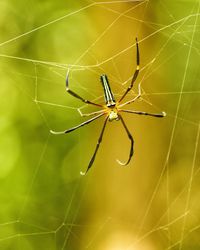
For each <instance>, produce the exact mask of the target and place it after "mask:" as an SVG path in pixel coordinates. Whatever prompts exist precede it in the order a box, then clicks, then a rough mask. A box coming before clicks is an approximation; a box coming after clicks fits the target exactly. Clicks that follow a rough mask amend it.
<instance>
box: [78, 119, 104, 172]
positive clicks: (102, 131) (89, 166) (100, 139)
mask: <svg viewBox="0 0 200 250" xmlns="http://www.w3.org/2000/svg"><path fill="white" fill-rule="evenodd" d="M107 121H108V116H107V117H106V119H105V121H104V124H103V128H102V130H101V134H100V136H99V139H98V141H97V145H96V148H95V151H94V154H93V156H92V158H91V160H90V162H89V165H88V167H87V170H86V171H85V172H80V174H81V175H85V174H86V173H87V172H88V170H89V169H90V168H91V167H92V164H93V162H94V160H95V157H96V154H97V152H98V149H99V146H100V144H101V142H102V139H103V134H104V131H105V128H106V123H107Z"/></svg>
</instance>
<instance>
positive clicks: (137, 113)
mask: <svg viewBox="0 0 200 250" xmlns="http://www.w3.org/2000/svg"><path fill="white" fill-rule="evenodd" d="M119 111H121V112H125V113H132V114H136V115H149V116H154V117H165V116H166V113H165V112H161V113H160V114H156V113H148V112H143V111H134V110H126V109H119Z"/></svg>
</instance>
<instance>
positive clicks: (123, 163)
mask: <svg viewBox="0 0 200 250" xmlns="http://www.w3.org/2000/svg"><path fill="white" fill-rule="evenodd" d="M119 117H120V121H121V122H122V124H123V126H124V128H125V130H126V133H127V135H128V138H129V139H130V141H131V148H130V153H129V158H128V160H127V161H126V162H121V161H120V160H118V159H117V162H118V163H119V164H120V165H123V166H126V165H128V163H129V162H130V160H131V158H132V156H133V152H134V151H133V146H134V140H133V137H132V135H131V133H130V132H129V130H128V128H127V126H126V124H125V122H124V120H123V118H122V116H121V115H119Z"/></svg>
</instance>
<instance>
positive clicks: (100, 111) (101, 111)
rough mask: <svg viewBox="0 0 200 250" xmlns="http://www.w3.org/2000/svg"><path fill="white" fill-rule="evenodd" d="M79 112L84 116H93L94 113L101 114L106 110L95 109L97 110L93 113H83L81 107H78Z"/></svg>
mask: <svg viewBox="0 0 200 250" xmlns="http://www.w3.org/2000/svg"><path fill="white" fill-rule="evenodd" d="M78 112H79V114H80V115H81V116H82V117H84V116H92V115H96V114H100V113H103V112H105V111H104V110H99V111H95V112H92V113H82V112H81V110H80V109H78Z"/></svg>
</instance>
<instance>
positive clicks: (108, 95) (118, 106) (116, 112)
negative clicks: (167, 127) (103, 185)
mask: <svg viewBox="0 0 200 250" xmlns="http://www.w3.org/2000/svg"><path fill="white" fill-rule="evenodd" d="M136 63H137V65H136V70H135V72H134V74H133V77H132V80H131V83H130V85H129V87H128V88H127V89H126V91H125V92H124V94H123V95H122V97H121V98H120V99H119V100H118V101H115V98H114V95H113V93H112V90H111V88H110V85H109V81H108V78H107V76H106V75H105V74H104V75H101V76H100V80H101V83H102V85H103V90H104V98H105V105H101V104H97V103H94V102H91V101H89V100H86V99H84V98H82V97H81V96H79V95H78V94H76V93H75V92H73V91H72V90H71V89H69V71H68V73H67V77H66V90H67V92H68V93H69V94H70V95H72V96H74V97H76V98H77V99H79V100H81V101H82V102H84V103H86V104H90V105H93V106H96V107H100V108H102V110H100V111H96V112H92V113H90V114H82V113H81V116H92V115H96V116H94V117H92V118H91V119H89V120H87V121H85V122H83V123H81V124H79V125H77V126H75V127H72V128H70V129H67V130H65V131H61V132H56V131H53V130H50V132H51V133H52V134H56V135H57V134H66V133H70V132H72V131H74V130H76V129H78V128H80V127H83V126H85V125H87V124H89V123H91V122H93V121H94V120H96V119H98V118H100V117H101V116H103V115H105V116H106V119H105V121H104V124H103V128H102V130H101V133H100V136H99V139H98V142H97V144H96V148H95V151H94V153H93V156H92V158H91V160H90V162H89V165H88V167H87V170H86V171H85V172H80V173H81V175H85V174H86V173H87V172H88V170H89V169H90V168H91V166H92V164H93V163H94V160H95V157H96V154H97V152H98V149H99V146H100V144H101V142H102V138H103V134H104V131H105V127H106V123H107V122H108V121H113V120H116V121H121V122H122V125H123V127H124V128H125V131H126V133H127V135H128V138H129V140H130V142H131V147H130V152H129V158H128V160H127V161H126V162H121V161H119V160H117V162H118V163H119V164H120V165H124V166H125V165H127V164H128V163H129V162H130V160H131V158H132V156H133V152H134V150H133V145H134V140H133V137H132V135H131V133H130V132H129V130H128V128H127V126H126V124H125V122H124V120H123V118H122V116H121V114H120V113H121V112H122V113H123V112H124V113H131V114H137V115H148V116H154V117H164V116H166V113H165V112H161V113H160V114H156V113H147V112H143V111H135V110H127V109H122V107H123V106H125V105H127V104H130V103H132V102H135V101H136V100H137V99H139V98H140V97H141V88H140V84H139V85H138V95H137V96H136V97H134V98H133V99H131V100H129V101H127V102H125V103H121V102H122V100H123V99H124V98H125V96H126V95H127V94H128V92H129V91H130V90H131V89H132V88H133V85H134V82H135V81H136V79H137V76H138V74H139V70H140V53H139V45H138V41H137V38H136Z"/></svg>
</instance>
